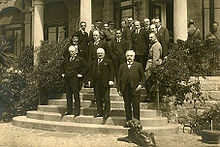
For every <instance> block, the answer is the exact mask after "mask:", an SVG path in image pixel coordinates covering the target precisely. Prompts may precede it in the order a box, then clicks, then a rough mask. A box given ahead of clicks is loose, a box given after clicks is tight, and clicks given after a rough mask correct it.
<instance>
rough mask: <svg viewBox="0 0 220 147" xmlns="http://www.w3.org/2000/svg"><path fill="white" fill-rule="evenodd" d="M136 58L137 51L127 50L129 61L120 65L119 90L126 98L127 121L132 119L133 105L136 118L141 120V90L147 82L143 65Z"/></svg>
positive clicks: (126, 125)
mask: <svg viewBox="0 0 220 147" xmlns="http://www.w3.org/2000/svg"><path fill="white" fill-rule="evenodd" d="M134 58H135V52H134V51H133V50H127V52H126V59H127V62H126V63H123V64H121V65H120V67H119V72H118V82H117V91H118V93H119V95H122V96H123V99H124V105H125V112H126V121H127V122H128V121H129V120H132V108H131V107H133V116H134V118H136V119H137V120H140V90H141V87H142V86H144V83H145V76H144V70H143V67H142V65H141V64H140V63H138V62H136V61H134ZM131 105H132V106H131ZM124 127H128V124H127V123H126V124H125V125H124Z"/></svg>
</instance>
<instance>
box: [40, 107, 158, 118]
mask: <svg viewBox="0 0 220 147" xmlns="http://www.w3.org/2000/svg"><path fill="white" fill-rule="evenodd" d="M38 111H43V112H56V113H61V114H64V113H65V112H66V107H64V106H61V105H38ZM73 112H74V108H73ZM96 113H97V109H96V108H95V107H81V114H82V115H92V116H94V115H95V114H96ZM110 116H123V117H125V110H124V109H122V108H111V112H110ZM161 116H162V112H161V111H156V110H149V109H141V110H140V117H141V118H149V117H161Z"/></svg>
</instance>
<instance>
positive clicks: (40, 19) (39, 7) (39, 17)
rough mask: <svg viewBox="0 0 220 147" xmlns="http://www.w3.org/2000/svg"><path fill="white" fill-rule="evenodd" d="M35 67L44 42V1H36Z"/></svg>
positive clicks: (34, 27)
mask: <svg viewBox="0 0 220 147" xmlns="http://www.w3.org/2000/svg"><path fill="white" fill-rule="evenodd" d="M33 19H34V26H33V29H34V65H35V66H36V65H37V64H38V61H37V54H38V47H39V46H40V45H41V41H43V40H44V6H43V0H35V1H34V18H33Z"/></svg>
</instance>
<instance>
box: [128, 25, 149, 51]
mask: <svg viewBox="0 0 220 147" xmlns="http://www.w3.org/2000/svg"><path fill="white" fill-rule="evenodd" d="M135 31H136V30H134V31H133V32H132V34H131V41H132V49H133V50H134V51H135V53H136V55H145V53H146V52H147V51H148V44H149V39H148V38H149V36H148V34H147V32H146V31H145V30H144V29H140V32H139V33H138V34H136V32H135Z"/></svg>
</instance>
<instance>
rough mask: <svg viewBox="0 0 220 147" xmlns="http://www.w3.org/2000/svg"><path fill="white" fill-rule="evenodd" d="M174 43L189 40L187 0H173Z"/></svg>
mask: <svg viewBox="0 0 220 147" xmlns="http://www.w3.org/2000/svg"><path fill="white" fill-rule="evenodd" d="M173 11H174V12H173V17H174V18H173V22H174V25H173V26H174V41H175V42H176V40H178V39H181V40H186V39H187V0H173Z"/></svg>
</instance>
